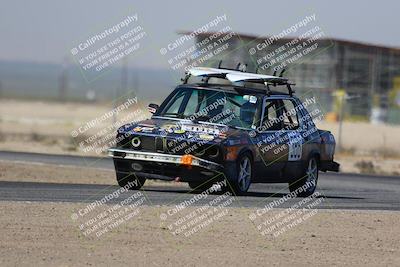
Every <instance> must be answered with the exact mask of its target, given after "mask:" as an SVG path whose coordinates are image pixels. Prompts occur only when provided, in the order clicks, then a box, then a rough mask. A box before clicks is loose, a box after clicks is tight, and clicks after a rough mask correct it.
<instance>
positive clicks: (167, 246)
mask: <svg viewBox="0 0 400 267" xmlns="http://www.w3.org/2000/svg"><path fill="white" fill-rule="evenodd" d="M89 176H94V177H97V178H96V181H94V180H91V179H88V178H87V177H89ZM54 177H57V180H54ZM114 179H115V178H114V176H113V172H111V171H109V170H101V169H100V170H99V169H90V168H77V167H65V166H57V165H47V164H16V163H12V162H6V161H0V180H1V181H35V182H60V183H98V184H110V183H115V182H114ZM150 182H152V181H150ZM153 183H154V184H158V185H160V183H162V184H163V185H170V184H171V183H163V182H153ZM146 184H147V183H146ZM173 185H174V186H176V184H173ZM181 186H186V185H183V184H182V185H181ZM87 205H88V204H83V203H47V202H46V203H39V202H6V201H2V202H0V214H1V216H0V237H1V238H0V266H109V265H110V264H111V263H112V265H113V266H122V265H134V266H206V265H212V266H216V265H217V266H244V265H246V266H309V265H316V266H331V265H332V266H339V265H340V266H342V265H348V266H399V265H400V247H399V245H398V244H399V243H400V235H399V234H396V233H398V232H399V231H398V222H399V220H400V213H399V212H389V211H381V212H379V211H341V210H315V213H314V214H313V216H312V217H310V218H308V219H307V221H303V222H302V223H300V224H298V225H295V226H294V227H293V228H291V229H288V230H287V231H286V232H284V233H282V234H280V235H279V236H274V235H273V233H274V232H271V233H268V234H267V235H264V236H263V235H262V234H261V233H260V231H259V230H258V229H257V227H256V225H255V224H253V223H252V221H250V219H249V215H250V214H253V213H254V212H255V209H250V208H231V207H227V213H226V214H225V215H224V216H223V217H221V218H220V219H218V220H215V221H213V222H212V223H210V224H209V225H207V226H205V227H204V228H203V229H201V230H199V232H197V233H195V234H194V235H192V236H189V237H185V236H183V235H182V234H179V235H173V234H172V232H171V231H169V229H168V224H165V223H164V221H162V220H161V219H160V218H161V215H162V214H166V213H167V211H168V210H171V209H172V208H173V207H171V206H146V205H142V206H138V213H136V214H135V216H133V217H131V218H129V219H127V220H125V221H123V222H122V223H120V224H118V225H117V226H116V227H115V228H113V229H111V230H110V231H108V232H106V233H104V234H102V235H100V236H96V235H94V234H93V233H92V234H88V235H87V234H85V233H84V231H83V230H82V231H81V230H80V229H82V228H80V225H81V223H82V222H84V223H85V220H86V219H85V220H84V221H77V220H76V219H74V218H73V214H77V212H79V210H82V209H84V208H87V207H88V206H87ZM101 207H102V208H103V209H102V210H105V209H108V207H111V205H102V206H101ZM186 209H188V213H190V212H191V210H193V209H194V208H193V207H188V208H186ZM281 211H282V210H281V209H274V210H273V211H270V213H269V216H270V217H271V218H272V217H274V216H277V214H278V213H279V212H281ZM100 213H101V212H95V213H94V214H95V215H96V216H97V215H98V214H100ZM268 218H269V217H268ZM86 222H87V221H86Z"/></svg>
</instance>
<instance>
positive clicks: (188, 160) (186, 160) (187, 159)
mask: <svg viewBox="0 0 400 267" xmlns="http://www.w3.org/2000/svg"><path fill="white" fill-rule="evenodd" d="M192 161H193V156H192V155H183V156H182V158H181V163H182V164H183V165H192Z"/></svg>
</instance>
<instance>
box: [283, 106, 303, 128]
mask: <svg viewBox="0 0 400 267" xmlns="http://www.w3.org/2000/svg"><path fill="white" fill-rule="evenodd" d="M281 103H282V107H281V110H282V119H283V127H284V128H285V129H286V130H294V129H297V128H299V115H300V114H298V112H299V111H298V109H296V108H295V107H296V106H295V103H294V102H293V100H290V99H283V100H282V101H281Z"/></svg>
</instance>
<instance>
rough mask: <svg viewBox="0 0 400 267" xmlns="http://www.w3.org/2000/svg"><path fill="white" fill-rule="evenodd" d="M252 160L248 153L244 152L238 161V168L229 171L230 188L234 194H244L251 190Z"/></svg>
mask: <svg viewBox="0 0 400 267" xmlns="http://www.w3.org/2000/svg"><path fill="white" fill-rule="evenodd" d="M252 167H253V166H252V161H251V158H250V156H249V155H248V154H243V155H241V156H240V157H239V159H238V160H237V161H236V168H232V169H231V170H228V172H227V176H228V177H227V178H228V185H227V187H228V189H230V191H232V192H233V193H234V194H237V195H242V194H244V193H246V192H247V190H249V187H250V184H251V178H252V175H253V168H252Z"/></svg>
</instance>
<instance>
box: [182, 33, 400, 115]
mask: <svg viewBox="0 0 400 267" xmlns="http://www.w3.org/2000/svg"><path fill="white" fill-rule="evenodd" d="M182 34H189V32H184V33H182ZM211 35H213V33H210V32H208V33H202V34H199V35H197V36H196V40H195V42H196V43H198V44H199V43H202V41H204V39H206V38H208V37H209V36H211ZM295 39H296V38H282V39H278V40H275V41H274V42H273V43H272V44H268V45H267V47H266V48H265V49H254V48H257V44H260V45H259V48H260V46H261V47H262V46H263V44H264V43H266V40H268V37H264V38H260V37H255V36H251V35H244V34H239V35H235V36H234V37H232V38H230V39H229V40H228V41H227V42H228V43H229V46H228V48H227V50H225V51H224V52H223V53H220V54H218V55H216V56H214V57H212V58H211V59H210V60H209V61H207V62H205V64H201V65H209V66H216V65H217V64H218V61H219V60H223V63H222V65H223V66H225V67H235V66H236V64H237V63H238V62H241V63H243V64H248V71H255V70H256V69H257V65H259V64H258V63H259V62H257V60H258V59H260V58H263V57H265V56H266V55H268V54H269V53H271V52H272V51H275V50H276V49H278V48H279V47H281V46H284V45H285V44H287V43H289V42H292V41H293V40H295ZM315 43H317V45H316V46H318V48H317V49H316V50H314V51H313V52H311V53H310V54H307V55H306V56H304V57H302V58H300V59H298V60H295V61H293V62H292V64H288V65H287V67H286V72H285V73H284V76H285V77H288V78H290V79H291V80H293V81H294V82H295V83H296V86H295V88H296V91H297V92H298V93H299V94H302V93H305V92H307V90H313V92H314V94H316V95H317V96H318V97H319V101H320V103H321V104H322V105H323V106H324V107H326V109H327V111H332V110H333V109H334V107H333V105H334V104H333V103H334V102H335V101H334V99H333V98H334V92H335V91H336V90H339V89H343V90H345V91H346V93H347V94H348V95H350V96H355V97H353V98H351V99H349V100H348V101H347V103H348V104H347V105H346V112H347V114H349V115H353V116H355V117H357V116H360V117H363V118H369V117H370V116H371V114H372V110H373V107H374V108H375V109H378V110H381V111H383V112H382V113H385V111H386V110H387V106H388V93H389V91H390V90H392V89H393V88H394V80H395V78H396V77H399V76H400V48H390V47H385V46H379V45H372V44H367V43H361V42H355V41H346V40H340V39H328V38H321V39H317V40H316V41H315ZM252 48H253V54H252V53H250V52H249V51H250V49H252ZM271 58H273V57H271ZM263 64H264V67H265V62H263ZM274 67H276V66H270V67H267V68H264V69H262V68H260V66H259V67H258V72H259V73H265V74H272V73H273V71H274V70H273V69H274ZM278 67H279V66H278ZM278 74H279V70H278Z"/></svg>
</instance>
